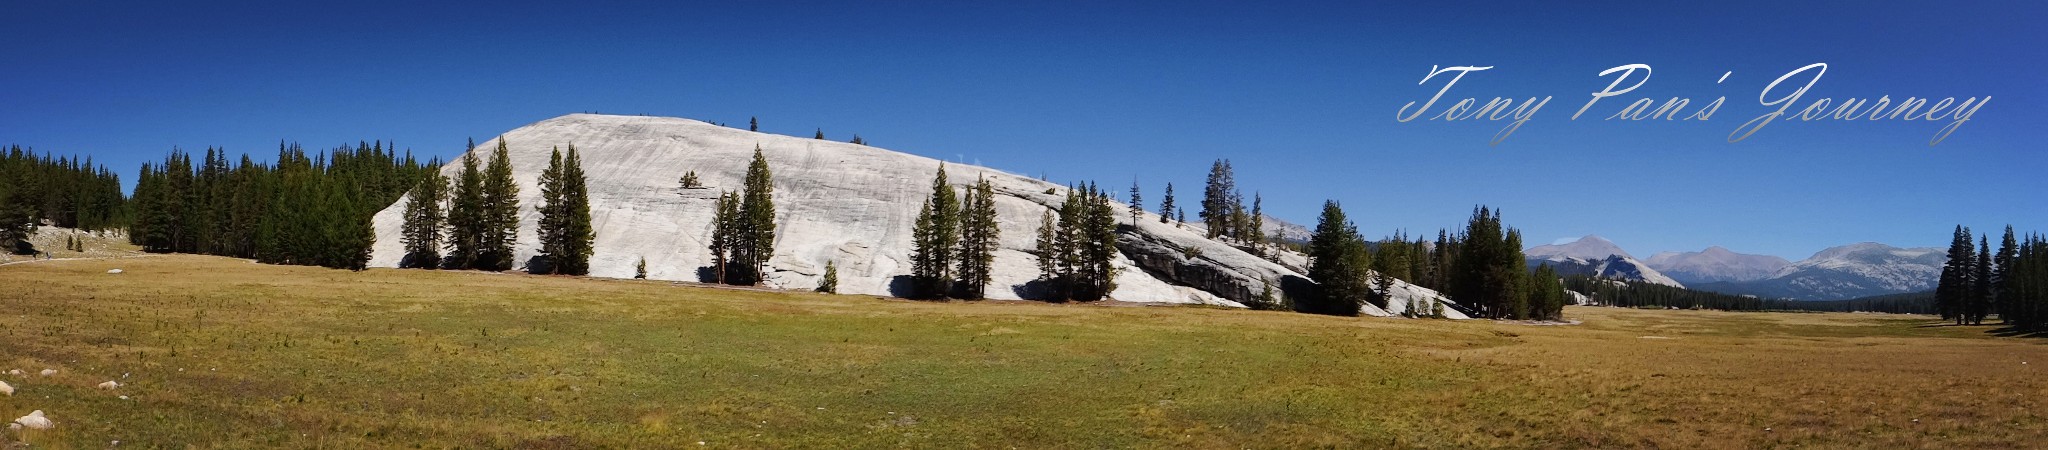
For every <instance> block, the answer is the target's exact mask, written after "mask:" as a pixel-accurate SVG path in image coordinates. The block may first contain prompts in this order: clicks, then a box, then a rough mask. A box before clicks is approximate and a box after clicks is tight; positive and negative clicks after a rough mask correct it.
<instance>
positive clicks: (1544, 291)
mask: <svg viewBox="0 0 2048 450" xmlns="http://www.w3.org/2000/svg"><path fill="white" fill-rule="evenodd" d="M1567 295H1568V294H1565V292H1564V282H1563V280H1561V279H1559V278H1558V275H1557V270H1555V269H1551V268H1550V264H1547V263H1546V264H1541V265H1538V266H1536V273H1535V275H1531V276H1530V278H1529V303H1530V306H1531V307H1533V308H1534V309H1535V310H1534V312H1533V316H1532V317H1531V319H1534V320H1562V319H1563V318H1564V303H1565V300H1564V299H1565V297H1566V296H1567Z"/></svg>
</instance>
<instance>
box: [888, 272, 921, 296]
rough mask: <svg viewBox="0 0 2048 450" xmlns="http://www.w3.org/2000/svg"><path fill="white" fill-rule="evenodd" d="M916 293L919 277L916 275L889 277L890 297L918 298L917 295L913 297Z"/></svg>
mask: <svg viewBox="0 0 2048 450" xmlns="http://www.w3.org/2000/svg"><path fill="white" fill-rule="evenodd" d="M916 294H917V279H916V278H915V277H912V276H909V275H897V276H893V277H889V296H890V297H896V298H907V299H916V298H915V297H912V295H916Z"/></svg>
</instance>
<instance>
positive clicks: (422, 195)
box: [401, 172, 448, 269]
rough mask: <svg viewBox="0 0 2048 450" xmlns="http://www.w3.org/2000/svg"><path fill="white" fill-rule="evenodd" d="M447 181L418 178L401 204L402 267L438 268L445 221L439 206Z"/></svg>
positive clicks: (436, 174) (443, 200)
mask: <svg viewBox="0 0 2048 450" xmlns="http://www.w3.org/2000/svg"><path fill="white" fill-rule="evenodd" d="M447 196H448V177H446V176H443V175H441V174H440V173H439V172H430V173H428V174H427V176H424V177H420V180H419V183H417V184H416V185H414V186H413V189H412V193H411V195H409V196H407V200H406V204H405V258H404V263H403V264H401V266H403V267H408V268H421V269H434V268H439V267H440V266H441V243H442V242H441V241H442V238H443V237H444V236H445V234H446V230H447V225H448V224H447V222H448V220H447V219H448V217H447V214H445V213H444V212H443V211H442V209H441V205H442V204H443V203H446V202H447V198H446V197H447Z"/></svg>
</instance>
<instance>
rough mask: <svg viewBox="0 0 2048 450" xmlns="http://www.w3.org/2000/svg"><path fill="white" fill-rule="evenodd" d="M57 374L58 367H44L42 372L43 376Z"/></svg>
mask: <svg viewBox="0 0 2048 450" xmlns="http://www.w3.org/2000/svg"><path fill="white" fill-rule="evenodd" d="M56 374H57V369H43V372H42V375H43V376H46V377H47V376H51V375H56Z"/></svg>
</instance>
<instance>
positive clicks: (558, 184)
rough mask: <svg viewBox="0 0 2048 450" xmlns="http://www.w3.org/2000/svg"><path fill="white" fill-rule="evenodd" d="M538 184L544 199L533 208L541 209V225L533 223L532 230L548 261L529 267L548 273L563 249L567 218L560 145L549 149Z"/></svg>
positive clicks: (529, 269) (537, 272)
mask: <svg viewBox="0 0 2048 450" xmlns="http://www.w3.org/2000/svg"><path fill="white" fill-rule="evenodd" d="M539 185H540V202H541V203H540V205H539V207H537V208H534V211H535V212H538V213H540V219H539V220H537V221H536V222H537V223H536V225H538V226H536V227H534V230H533V231H534V233H535V234H537V235H539V236H538V237H539V238H540V239H539V240H540V254H541V256H542V258H543V259H542V261H545V262H544V263H542V264H529V265H527V266H526V271H527V273H533V274H549V273H554V269H555V266H556V262H555V256H554V255H556V254H557V253H558V252H561V251H562V249H561V248H560V245H561V242H562V237H561V236H560V235H561V233H562V221H563V220H565V219H566V218H565V217H563V215H562V209H563V208H562V149H561V147H556V148H554V149H553V150H551V151H550V152H549V153H548V168H547V169H545V170H542V171H541V172H540V181H539Z"/></svg>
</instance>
